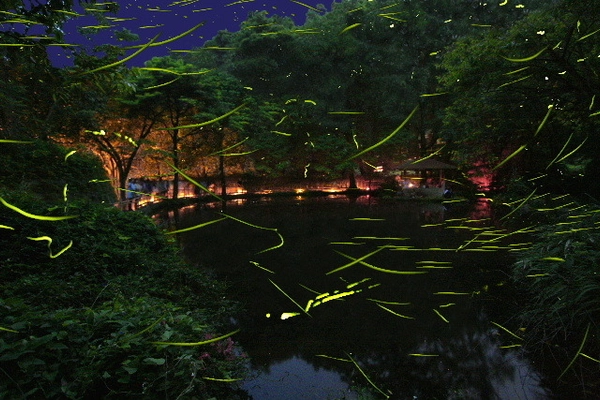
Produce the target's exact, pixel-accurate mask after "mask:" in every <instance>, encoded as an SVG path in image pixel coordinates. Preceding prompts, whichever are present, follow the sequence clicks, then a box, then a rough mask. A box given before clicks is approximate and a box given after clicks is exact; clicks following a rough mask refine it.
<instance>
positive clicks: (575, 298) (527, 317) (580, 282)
mask: <svg viewBox="0 0 600 400" xmlns="http://www.w3.org/2000/svg"><path fill="white" fill-rule="evenodd" d="M552 219H553V221H552V222H553V223H552V224H545V225H541V224H540V225H538V227H537V228H536V233H535V235H534V236H535V241H534V245H533V246H532V247H531V248H530V249H529V250H527V251H525V252H523V253H521V254H520V255H519V260H518V262H517V263H516V264H515V267H514V279H515V281H516V282H517V284H518V285H519V286H522V287H523V288H524V289H525V290H526V291H527V293H528V298H530V299H531V300H530V301H528V302H527V304H526V306H525V310H524V313H523V316H522V317H523V320H524V321H525V322H526V324H527V326H528V328H529V329H530V330H531V331H532V333H531V337H533V338H535V340H542V341H544V342H556V341H560V340H565V339H566V340H573V342H571V343H572V344H577V340H578V339H577V337H578V335H579V333H580V332H583V331H584V330H585V328H586V326H587V324H588V323H592V324H593V326H596V325H595V321H597V320H598V318H599V317H600V276H599V275H598V265H597V261H598V259H599V257H600V246H599V245H598V243H599V242H600V233H599V232H598V231H597V225H598V223H599V221H600V210H599V209H598V208H594V207H584V208H579V209H578V210H577V211H576V212H573V211H564V212H560V213H559V215H555V216H554V217H553V218H552ZM594 345H595V346H597V345H598V343H597V342H596V343H595V344H594Z"/></svg>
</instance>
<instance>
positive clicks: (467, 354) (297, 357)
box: [178, 196, 548, 399]
mask: <svg viewBox="0 0 600 400" xmlns="http://www.w3.org/2000/svg"><path fill="white" fill-rule="evenodd" d="M211 207H212V206H209V205H203V206H200V207H198V208H197V209H196V210H195V211H193V212H191V211H189V210H186V211H185V212H182V214H181V216H180V219H181V222H180V223H179V225H178V227H179V228H186V227H190V226H194V225H198V224H201V223H204V222H207V221H210V220H214V219H215V218H217V217H218V209H212V208H211ZM215 207H220V206H215ZM470 212H472V210H471V209H467V208H464V207H463V208H462V209H461V208H460V207H455V206H453V207H449V206H447V205H444V204H439V203H438V204H433V203H410V202H394V201H381V200H379V199H376V198H371V197H367V196H363V197H362V198H346V197H343V196H336V197H332V198H311V199H308V198H302V200H298V199H295V198H287V199H270V200H268V201H260V200H249V201H247V202H245V203H243V204H241V205H234V204H228V208H227V213H228V214H229V215H232V216H235V218H238V219H240V220H243V221H246V222H247V223H248V224H241V223H239V222H237V221H234V220H224V221H222V222H219V223H217V224H213V225H210V227H209V228H203V229H198V230H194V231H190V232H186V233H184V234H181V235H180V236H179V237H180V241H181V243H182V245H183V247H184V252H185V255H186V256H187V257H188V258H189V259H190V260H192V261H194V262H195V263H197V264H200V265H203V266H206V267H210V268H214V269H215V271H216V273H217V274H219V275H220V276H221V277H222V278H223V279H226V280H228V281H229V282H230V283H231V287H232V291H231V294H230V295H231V296H232V297H234V298H236V299H237V300H239V301H241V302H243V304H244V306H245V310H246V312H245V313H244V314H243V315H242V316H240V318H239V321H238V324H239V327H241V328H242V331H241V333H240V334H238V335H236V338H237V340H239V341H240V343H241V345H242V346H243V348H244V350H245V351H246V352H247V353H248V354H249V356H250V359H251V363H252V368H253V370H254V371H255V373H256V378H255V379H253V380H251V381H248V382H247V383H246V385H245V388H246V390H247V391H248V392H249V394H250V395H252V396H253V397H254V398H256V399H281V398H286V399H288V398H316V399H319V398H332V399H333V398H353V397H352V396H356V395H357V393H356V392H353V391H352V390H351V389H352V388H356V387H358V386H362V387H369V386H370V383H369V381H368V380H367V379H366V377H365V376H364V374H366V375H367V376H368V377H369V379H371V381H372V382H373V383H374V384H375V385H377V387H378V388H379V389H380V390H381V391H382V392H384V393H390V392H391V396H392V398H399V399H403V398H407V399H414V398H423V399H430V398H444V399H446V398H457V399H458V398H461V399H463V398H467V399H468V398H472V399H486V398H490V399H495V398H510V399H512V398H516V399H519V398H523V399H532V398H533V399H535V398H545V397H547V396H548V393H547V392H546V391H545V390H544V389H543V387H542V386H541V384H540V378H539V376H538V375H537V373H536V372H535V371H534V370H533V368H531V366H530V365H529V364H528V362H527V361H526V360H525V359H524V358H522V357H521V356H520V354H519V353H518V351H515V350H514V349H501V348H500V346H502V345H506V344H511V343H512V341H511V339H512V338H511V337H510V336H509V335H507V334H506V333H505V332H502V331H499V330H498V329H496V327H495V326H494V325H492V324H491V323H490V319H493V320H496V321H498V322H500V323H504V321H505V320H506V319H508V317H509V316H506V318H505V317H504V316H503V314H502V312H501V311H504V312H509V307H508V306H509V305H510V302H509V300H510V299H511V298H510V296H509V294H508V293H507V292H506V290H507V289H506V288H505V287H504V286H502V281H503V280H504V279H505V275H504V273H503V270H505V269H506V267H507V266H508V265H509V264H510V262H511V259H510V255H509V253H507V252H503V251H500V250H493V251H492V250H491V249H485V248H483V247H482V246H483V245H484V243H481V242H480V241H474V240H473V238H474V237H475V236H476V235H480V236H479V237H484V236H482V232H484V231H483V230H485V229H490V231H489V233H490V235H491V234H492V233H493V232H492V230H491V229H495V228H493V227H492V228H486V227H485V226H484V225H485V223H483V222H477V221H471V219H472V218H471V217H470V214H469V213H470ZM477 213H478V215H479V216H481V215H484V214H485V207H484V208H483V209H479V210H477ZM488 217H489V215H485V218H488ZM488 222H489V221H488ZM486 223H487V222H486ZM252 224H256V225H260V226H263V227H269V228H277V230H278V233H280V234H281V235H282V236H283V238H284V240H285V243H284V245H283V247H281V248H278V249H277V250H273V251H268V252H265V253H260V251H261V250H264V249H267V248H270V247H272V246H274V245H275V244H277V242H278V241H279V238H278V237H277V235H275V234H274V232H273V231H269V230H263V229H255V228H253V227H252V226H251V225H252ZM484 233H485V232H484ZM493 234H495V233H493ZM491 237H497V236H491ZM465 243H468V246H467V247H468V249H469V250H471V249H475V250H480V251H473V252H469V251H457V249H459V247H460V246H462V245H465ZM494 244H495V245H499V244H502V243H501V241H500V240H498V241H495V242H494ZM390 246H393V247H390ZM367 256H368V257H367ZM352 260H354V261H352ZM348 264H350V265H348ZM346 265H348V266H347V267H344V266H346ZM341 266H342V267H344V268H342V269H340V267H341ZM424 267H425V268H426V269H425V268H424ZM336 269H338V271H336V272H335V273H331V272H332V271H335V270H336ZM417 272H418V273H419V274H413V273H417ZM423 272H425V273H423ZM349 292H352V293H350V294H347V295H344V296H343V297H341V298H336V299H332V301H328V302H327V303H323V304H320V305H318V306H315V305H316V302H317V300H319V299H323V298H327V296H329V297H331V296H335V295H336V294H342V293H349ZM499 299H500V302H499ZM311 301H313V303H310V302H311ZM309 303H310V305H309ZM500 308H504V310H500V311H499V309H500ZM303 309H304V310H303ZM304 311H308V314H310V315H306V313H305V312H304ZM290 312H294V313H298V314H299V315H298V316H295V317H293V318H289V319H286V320H281V319H280V318H279V316H280V315H281V314H282V313H290ZM267 315H270V316H271V317H270V318H267ZM490 315H491V316H492V317H490ZM407 317H408V318H414V319H408V318H407ZM411 354H425V355H429V356H427V357H424V356H415V355H411ZM349 357H352V359H354V360H355V361H356V362H357V363H358V365H359V366H360V368H361V369H362V372H361V371H360V370H359V369H358V368H357V367H356V365H354V364H353V363H352V362H351V361H350V360H349ZM363 373H364V374H363ZM290 386H291V387H292V388H293V389H289V387H290ZM372 392H373V393H374V394H375V396H374V397H376V398H378V397H383V395H382V394H381V393H379V392H378V391H377V390H375V389H374V388H373V390H372ZM304 393H312V395H307V396H308V397H301V396H304ZM294 396H295V397H294Z"/></svg>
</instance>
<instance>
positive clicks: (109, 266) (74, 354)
mask: <svg viewBox="0 0 600 400" xmlns="http://www.w3.org/2000/svg"><path fill="white" fill-rule="evenodd" d="M70 212H76V213H77V214H79V216H78V218H75V219H71V220H69V221H72V222H73V223H67V224H63V223H62V222H67V221H61V222H53V223H50V222H48V223H45V224H41V223H39V222H36V221H35V220H31V219H27V218H25V217H21V216H18V217H16V218H14V220H12V221H10V223H11V224H13V225H15V226H18V229H16V230H15V231H14V232H13V231H11V232H10V233H9V234H8V235H3V236H2V239H1V240H0V249H2V251H1V252H0V259H1V260H2V269H1V271H0V275H1V281H2V284H1V285H0V292H1V293H2V299H3V300H2V304H1V306H0V308H1V309H0V326H2V327H3V328H6V329H9V330H11V331H4V332H2V341H1V345H0V368H1V369H2V370H3V371H5V374H8V376H7V378H8V379H6V380H3V382H4V383H3V386H1V387H0V394H2V395H3V396H8V397H15V396H21V395H22V394H24V393H28V392H30V391H31V394H34V393H38V392H37V391H40V392H39V393H43V396H44V397H45V398H53V397H61V396H66V397H69V398H82V397H88V396H90V395H92V394H97V393H105V395H106V396H122V395H142V394H144V393H146V394H148V393H152V394H155V393H165V394H169V395H171V394H174V393H181V392H186V393H187V391H189V393H195V394H196V395H200V396H203V395H206V396H208V394H210V393H212V394H213V395H214V394H215V393H219V391H220V390H221V389H219V387H220V386H219V385H218V384H215V383H214V382H212V381H210V382H208V383H207V381H204V380H202V379H201V376H208V377H212V378H220V379H221V378H222V379H230V378H239V377H240V376H241V373H242V367H243V365H242V363H243V358H240V357H239V355H240V353H239V351H238V350H236V349H235V345H234V343H233V342H231V340H228V341H227V342H224V343H225V344H224V343H220V342H217V343H215V344H214V345H207V346H206V348H197V347H192V348H180V347H171V346H168V347H163V346H155V345H152V344H151V342H153V341H173V342H199V341H202V340H204V339H206V338H208V337H209V336H210V335H213V336H217V335H215V334H216V333H218V332H219V329H222V328H220V327H223V326H224V321H226V318H227V317H229V316H230V313H231V312H233V310H234V308H235V307H234V305H233V304H232V303H229V302H227V301H225V300H223V293H224V290H225V286H224V285H223V284H221V283H218V282H216V281H215V280H214V278H212V277H210V275H209V274H207V273H206V272H203V271H202V270H200V269H199V268H192V267H190V266H189V265H186V264H185V263H184V262H183V261H181V259H180V257H179V255H178V254H177V251H176V248H175V246H174V245H173V244H171V243H169V242H168V241H167V240H166V238H165V236H164V235H163V234H162V233H161V232H160V231H159V230H158V229H157V228H156V226H155V225H154V223H153V222H152V221H151V220H150V219H149V218H147V217H145V216H143V215H141V214H138V213H125V212H122V211H119V210H117V209H115V208H106V207H104V206H85V207H80V208H74V209H71V210H70ZM34 234H35V235H40V234H45V235H49V236H51V237H53V238H55V239H56V240H55V241H56V242H57V243H56V246H57V247H59V246H61V245H62V244H64V242H65V241H66V239H67V238H68V239H72V240H73V241H74V244H73V246H72V247H71V248H70V249H69V250H67V251H65V252H64V253H63V254H62V255H61V256H60V257H57V258H54V259H51V258H50V257H48V249H47V248H46V246H43V245H41V244H40V243H37V242H32V241H30V240H28V239H27V237H28V236H30V235H34ZM61 243H62V244H61ZM15 248H18V249H19V251H14V249H15ZM12 330H14V331H17V332H12ZM221 333H225V332H221ZM227 343H229V344H228V345H227ZM207 386H210V387H209V388H207ZM215 391H216V392H215ZM208 397H210V396H208ZM208 397H207V398H208ZM199 398H205V397H199Z"/></svg>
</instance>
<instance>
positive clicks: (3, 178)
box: [0, 141, 114, 205]
mask: <svg viewBox="0 0 600 400" xmlns="http://www.w3.org/2000/svg"><path fill="white" fill-rule="evenodd" d="M0 149H1V150H0V188H7V189H10V190H21V191H27V192H30V193H35V194H36V195H37V196H39V197H40V198H41V199H43V200H44V201H46V202H48V203H54V204H55V205H64V203H65V200H64V196H63V190H64V188H65V185H66V184H68V188H67V190H68V193H67V199H68V202H73V201H81V200H88V201H95V202H100V201H104V202H107V203H112V202H113V201H114V194H113V191H112V188H111V186H110V183H108V182H106V174H105V172H104V170H103V168H102V164H101V163H100V161H99V160H98V159H97V158H96V157H94V156H92V155H90V154H89V152H88V151H87V150H86V149H81V150H79V151H77V152H75V153H73V154H71V155H69V153H70V151H69V150H67V149H65V148H63V147H61V146H59V145H56V144H54V143H51V142H43V141H32V142H31V143H28V144H12V143H0Z"/></svg>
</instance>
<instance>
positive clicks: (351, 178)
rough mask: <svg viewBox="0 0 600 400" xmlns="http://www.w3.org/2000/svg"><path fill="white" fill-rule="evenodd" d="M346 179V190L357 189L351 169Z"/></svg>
mask: <svg viewBox="0 0 600 400" xmlns="http://www.w3.org/2000/svg"><path fill="white" fill-rule="evenodd" d="M348 179H349V180H348V184H349V186H348V189H358V185H357V184H356V175H355V174H354V169H353V168H350V169H349V170H348Z"/></svg>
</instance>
